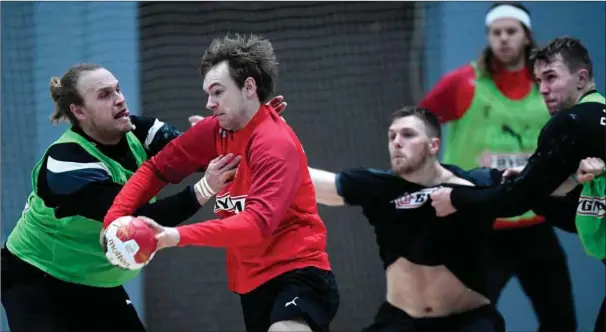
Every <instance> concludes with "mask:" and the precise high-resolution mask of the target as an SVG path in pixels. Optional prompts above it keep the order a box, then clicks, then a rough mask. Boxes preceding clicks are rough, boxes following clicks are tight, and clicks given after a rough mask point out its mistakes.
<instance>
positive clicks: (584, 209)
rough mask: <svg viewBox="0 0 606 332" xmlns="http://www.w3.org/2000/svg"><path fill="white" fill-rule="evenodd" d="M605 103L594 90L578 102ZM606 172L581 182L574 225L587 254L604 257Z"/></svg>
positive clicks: (605, 237) (605, 238)
mask: <svg viewBox="0 0 606 332" xmlns="http://www.w3.org/2000/svg"><path fill="white" fill-rule="evenodd" d="M588 102H596V103H601V104H606V102H605V99H604V96H602V95H600V94H599V93H597V92H595V93H592V94H590V95H587V96H585V97H583V99H581V100H580V101H579V104H580V103H588ZM605 214H606V173H602V174H600V175H599V176H597V177H596V178H594V179H593V180H592V181H590V182H587V183H584V184H583V191H582V192H581V196H580V197H579V205H578V206H577V215H576V220H575V223H576V227H577V233H578V234H579V238H580V239H581V243H582V244H583V247H584V248H585V252H587V254H588V255H590V256H593V257H597V258H599V259H605V258H606V220H605Z"/></svg>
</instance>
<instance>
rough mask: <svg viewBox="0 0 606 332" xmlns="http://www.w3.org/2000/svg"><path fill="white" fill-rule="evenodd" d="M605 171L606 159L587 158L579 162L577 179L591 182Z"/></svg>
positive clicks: (580, 181) (582, 181) (581, 181)
mask: <svg viewBox="0 0 606 332" xmlns="http://www.w3.org/2000/svg"><path fill="white" fill-rule="evenodd" d="M604 171H605V169H604V161H603V160H602V159H600V158H585V159H583V160H581V162H580V163H579V169H578V170H577V174H576V177H577V181H578V182H579V183H584V182H589V181H591V180H593V179H594V178H595V177H596V176H598V175H600V174H602V173H603V172H604Z"/></svg>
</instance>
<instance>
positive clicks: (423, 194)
mask: <svg viewBox="0 0 606 332" xmlns="http://www.w3.org/2000/svg"><path fill="white" fill-rule="evenodd" d="M438 189H440V188H439V187H436V188H427V189H423V190H420V191H417V192H414V193H412V194H408V193H407V194H405V195H404V196H402V197H398V198H396V199H394V200H393V201H392V202H393V203H395V205H396V209H416V208H418V207H421V206H422V205H423V204H425V202H427V201H429V195H431V193H432V192H434V191H436V190H438Z"/></svg>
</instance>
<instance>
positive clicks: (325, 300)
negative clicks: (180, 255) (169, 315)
mask: <svg viewBox="0 0 606 332" xmlns="http://www.w3.org/2000/svg"><path fill="white" fill-rule="evenodd" d="M201 71H202V76H203V77H204V83H203V88H204V90H205V91H206V92H207V93H208V95H209V97H208V103H207V105H206V106H207V108H208V109H210V110H211V111H212V112H213V115H212V116H210V117H207V118H205V119H204V120H202V121H200V122H199V123H198V124H197V125H196V126H194V127H192V128H191V129H189V130H188V131H187V132H186V133H184V134H183V135H182V136H180V137H178V138H177V139H175V140H173V141H172V142H170V143H169V144H168V145H167V146H166V147H165V148H164V149H163V150H162V151H160V152H159V153H158V154H157V155H156V156H154V157H153V158H152V159H150V160H149V161H148V162H146V163H144V164H143V165H142V166H141V168H139V170H138V171H137V172H136V173H135V174H134V175H133V177H132V178H131V179H130V180H129V181H128V182H127V183H126V185H125V186H124V188H123V189H122V191H121V192H120V194H118V196H117V197H116V200H115V201H114V205H113V206H112V208H111V209H110V210H109V212H108V213H107V215H106V217H105V221H104V227H107V226H108V225H109V224H110V223H111V222H112V221H114V220H116V219H117V218H119V217H122V216H125V215H132V214H133V213H134V211H135V210H136V209H137V207H138V206H139V205H141V204H143V203H144V202H146V201H148V200H149V199H150V198H151V197H153V196H154V195H156V194H157V193H158V192H159V191H160V190H161V189H162V188H163V187H164V186H166V185H167V184H168V183H178V182H180V181H181V180H182V179H184V178H185V177H186V176H188V175H190V174H191V173H193V172H195V171H196V170H198V169H200V168H205V167H206V166H207V165H208V164H209V162H210V161H211V160H212V159H214V158H216V157H217V156H219V155H228V154H233V155H234V156H241V161H240V164H239V166H238V169H237V172H236V174H235V176H234V178H233V180H232V181H231V182H230V183H229V184H227V185H226V186H225V187H224V188H223V189H222V190H220V191H219V192H215V191H214V190H213V187H212V185H211V184H209V183H203V184H201V187H202V188H201V192H203V193H204V195H203V196H204V198H205V199H206V200H208V199H210V198H211V197H212V196H213V195H215V194H216V196H217V197H216V202H215V206H214V210H215V213H216V214H217V215H218V216H219V219H215V220H209V221H206V222H200V223H195V224H190V225H185V226H179V227H176V228H170V227H162V226H160V225H157V224H155V223H154V222H150V224H151V225H153V227H154V228H155V229H156V232H157V239H158V245H159V247H160V248H165V247H171V246H188V245H196V246H210V247H221V248H226V249H227V274H228V282H229V288H230V290H231V291H233V292H235V293H237V294H239V295H240V299H241V305H242V310H243V314H244V321H245V325H246V329H247V331H255V332H257V331H259V332H260V331H263V332H265V331H268V330H269V331H328V327H329V323H330V321H331V320H332V319H333V318H334V316H335V314H336V312H337V309H338V306H339V292H338V289H337V285H336V281H335V277H334V275H333V273H332V272H331V267H330V263H329V260H328V255H327V253H326V228H325V226H324V224H323V222H322V220H321V219H320V216H319V215H318V211H317V205H316V201H315V192H314V187H313V183H312V182H311V178H310V175H309V171H308V169H307V158H306V156H305V154H304V152H303V148H302V146H301V143H300V141H299V139H298V138H297V136H296V135H295V133H294V131H293V130H292V129H291V128H290V127H289V126H288V125H287V124H286V122H285V121H284V120H283V119H281V118H280V116H279V115H278V114H277V113H276V112H275V111H274V110H273V109H272V108H270V107H267V106H266V105H263V101H265V100H266V99H268V98H269V96H270V94H272V93H273V90H274V84H275V80H276V78H277V74H278V63H277V61H276V56H275V54H274V50H273V46H272V45H271V43H270V42H269V41H268V40H266V39H263V38H260V37H257V36H254V35H251V36H250V37H241V36H237V35H236V36H235V37H231V36H229V35H228V36H226V37H225V38H223V39H216V40H214V41H213V42H212V43H211V45H210V47H209V48H208V49H207V51H206V52H205V54H204V55H203V56H202V64H201Z"/></svg>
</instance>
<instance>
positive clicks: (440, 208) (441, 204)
mask: <svg viewBox="0 0 606 332" xmlns="http://www.w3.org/2000/svg"><path fill="white" fill-rule="evenodd" d="M451 192H452V188H440V189H438V190H436V191H434V192H433V193H431V195H430V197H431V201H432V202H431V206H433V208H434V209H436V216H438V217H446V216H447V215H449V214H452V213H455V212H457V209H455V208H454V206H452V202H451V201H450V193H451Z"/></svg>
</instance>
